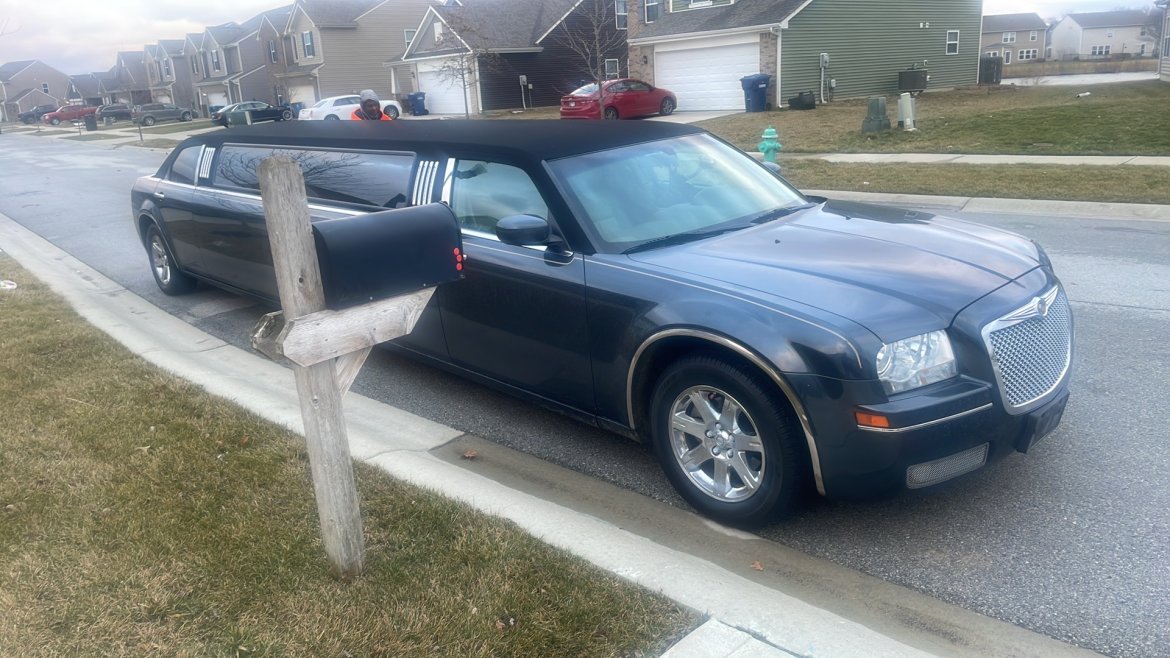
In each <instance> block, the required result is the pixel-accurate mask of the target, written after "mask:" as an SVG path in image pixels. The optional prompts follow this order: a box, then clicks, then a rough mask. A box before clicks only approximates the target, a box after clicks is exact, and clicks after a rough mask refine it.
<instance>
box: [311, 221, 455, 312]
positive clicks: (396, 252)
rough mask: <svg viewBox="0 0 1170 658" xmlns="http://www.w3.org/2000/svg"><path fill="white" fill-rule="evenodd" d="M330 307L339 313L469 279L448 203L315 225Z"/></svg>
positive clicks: (321, 222) (322, 279) (316, 241)
mask: <svg viewBox="0 0 1170 658" xmlns="http://www.w3.org/2000/svg"><path fill="white" fill-rule="evenodd" d="M313 240H314V242H315V243H316V247H317V262H318V264H319V265H320V267H321V283H322V284H323V287H324V289H325V305H326V306H327V307H328V308H330V309H333V310H340V309H343V308H348V307H351V306H358V305H360V304H365V303H367V302H371V301H376V300H380V299H387V298H390V297H395V296H397V295H403V294H406V293H409V292H414V291H416V290H421V289H423V288H429V287H431V286H435V285H438V284H440V283H448V282H451V281H457V280H459V279H462V278H463V238H462V235H461V233H460V231H459V222H458V221H457V220H456V219H455V214H454V213H452V212H451V209H450V208H448V207H447V205H446V204H443V203H430V204H427V205H425V206H413V207H410V208H401V209H398V210H384V211H382V212H374V213H370V214H368V215H358V216H357V217H343V218H339V219H326V220H322V221H319V222H313Z"/></svg>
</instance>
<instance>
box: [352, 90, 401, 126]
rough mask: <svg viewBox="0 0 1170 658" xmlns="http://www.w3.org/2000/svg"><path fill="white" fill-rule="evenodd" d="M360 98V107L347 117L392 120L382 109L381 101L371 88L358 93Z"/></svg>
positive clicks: (357, 119)
mask: <svg viewBox="0 0 1170 658" xmlns="http://www.w3.org/2000/svg"><path fill="white" fill-rule="evenodd" d="M358 97H359V98H361V100H362V104H361V107H359V108H358V109H356V110H354V111H353V114H352V115H350V117H349V118H351V119H353V120H354V121H393V120H394V119H392V118H390V115H389V114H386V113H385V112H383V111H382V103H381V101H379V100H378V95H377V94H375V93H374V90H373V89H363V90H362V93H360V94H358Z"/></svg>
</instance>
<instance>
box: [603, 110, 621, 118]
mask: <svg viewBox="0 0 1170 658" xmlns="http://www.w3.org/2000/svg"><path fill="white" fill-rule="evenodd" d="M605 118H606V120H608V121H616V120H618V119H620V118H621V117H619V116H618V111H617V108H616V107H607V108H605Z"/></svg>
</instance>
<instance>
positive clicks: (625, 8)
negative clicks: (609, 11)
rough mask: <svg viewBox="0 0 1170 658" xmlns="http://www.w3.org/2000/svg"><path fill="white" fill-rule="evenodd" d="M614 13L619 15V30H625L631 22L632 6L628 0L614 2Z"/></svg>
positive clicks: (615, 0)
mask: <svg viewBox="0 0 1170 658" xmlns="http://www.w3.org/2000/svg"><path fill="white" fill-rule="evenodd" d="M613 11H614V13H615V14H617V29H619V30H624V29H626V27H627V26H628V25H629V22H630V5H629V3H627V2H626V0H614V2H613Z"/></svg>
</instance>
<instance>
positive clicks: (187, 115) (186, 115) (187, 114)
mask: <svg viewBox="0 0 1170 658" xmlns="http://www.w3.org/2000/svg"><path fill="white" fill-rule="evenodd" d="M190 120H191V113H190V112H184V113H183V114H182V115H180V116H179V121H190Z"/></svg>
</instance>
